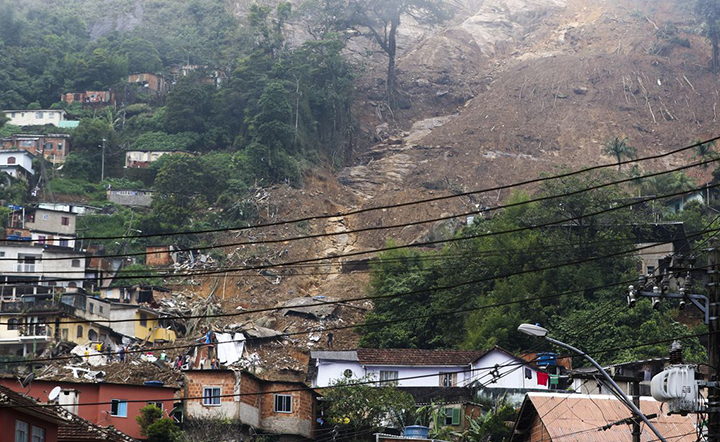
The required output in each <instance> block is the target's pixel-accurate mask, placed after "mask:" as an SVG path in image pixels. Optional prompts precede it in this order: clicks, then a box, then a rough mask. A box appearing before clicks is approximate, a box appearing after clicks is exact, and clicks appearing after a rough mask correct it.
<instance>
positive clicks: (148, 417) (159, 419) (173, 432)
mask: <svg viewBox="0 0 720 442" xmlns="http://www.w3.org/2000/svg"><path fill="white" fill-rule="evenodd" d="M135 420H136V421H137V423H138V425H139V426H140V434H141V435H143V436H145V438H146V440H147V441H148V442H176V441H177V440H179V437H180V430H179V429H178V428H177V425H175V422H174V421H173V420H172V419H170V418H166V417H163V412H162V409H160V408H159V407H157V406H155V405H147V406H145V407H143V408H141V409H140V414H139V415H138V416H136V417H135Z"/></svg>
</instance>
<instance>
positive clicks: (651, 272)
mask: <svg viewBox="0 0 720 442" xmlns="http://www.w3.org/2000/svg"><path fill="white" fill-rule="evenodd" d="M653 273H655V266H647V274H648V275H652V274H653Z"/></svg>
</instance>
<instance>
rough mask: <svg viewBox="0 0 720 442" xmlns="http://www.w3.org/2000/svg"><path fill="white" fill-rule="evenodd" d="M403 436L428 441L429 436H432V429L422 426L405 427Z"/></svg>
mask: <svg viewBox="0 0 720 442" xmlns="http://www.w3.org/2000/svg"><path fill="white" fill-rule="evenodd" d="M403 434H404V435H405V437H417V438H420V439H427V437H428V434H430V428H429V427H425V426H422V425H410V426H408V427H405V430H404V431H403Z"/></svg>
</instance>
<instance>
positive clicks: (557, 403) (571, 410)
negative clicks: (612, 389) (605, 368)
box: [510, 393, 697, 442]
mask: <svg viewBox="0 0 720 442" xmlns="http://www.w3.org/2000/svg"><path fill="white" fill-rule="evenodd" d="M640 410H641V411H642V412H643V414H645V415H648V414H657V417H656V418H654V419H653V421H652V422H653V424H654V425H655V427H657V429H658V431H659V432H660V434H662V435H663V436H664V437H665V438H666V439H667V440H673V441H680V442H695V441H696V440H697V434H696V432H695V425H694V420H695V416H694V415H688V416H684V417H683V416H679V415H673V416H667V415H665V413H664V412H663V411H662V408H661V403H660V402H657V401H655V400H654V399H652V398H646V397H643V398H641V399H640ZM631 416H632V412H631V411H630V410H629V409H628V408H627V406H626V405H623V404H622V403H621V402H620V401H619V400H618V399H617V398H616V397H615V396H612V395H582V394H572V393H570V394H561V393H528V395H527V396H526V397H525V400H524V401H523V404H522V407H521V409H520V413H519V415H518V417H517V420H516V421H515V425H514V427H513V432H512V435H511V437H510V442H555V441H558V442H564V441H568V440H583V441H588V442H593V441H597V442H604V441H626V440H632V425H625V424H622V425H613V426H611V427H610V428H608V429H607V430H605V431H599V429H600V428H602V427H603V426H605V425H608V424H611V423H614V422H618V421H621V420H624V419H627V418H630V417H631ZM641 431H642V433H641V435H640V440H643V441H651V440H657V438H656V436H655V434H654V433H652V432H651V431H650V430H649V429H648V428H647V427H646V426H645V425H642V426H641ZM570 436H576V437H572V438H571V437H570Z"/></svg>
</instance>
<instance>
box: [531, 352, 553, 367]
mask: <svg viewBox="0 0 720 442" xmlns="http://www.w3.org/2000/svg"><path fill="white" fill-rule="evenodd" d="M557 357H558V355H557V353H552V352H542V353H538V354H537V361H536V362H535V365H537V366H538V367H555V366H557Z"/></svg>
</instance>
